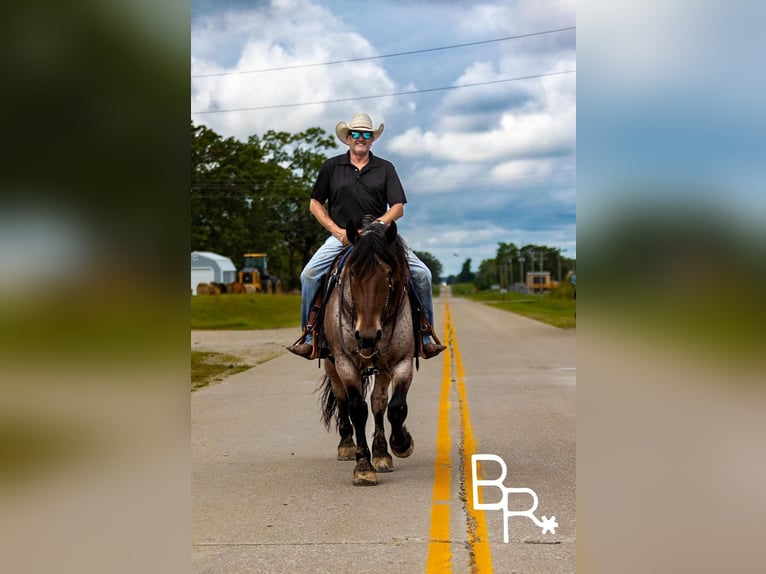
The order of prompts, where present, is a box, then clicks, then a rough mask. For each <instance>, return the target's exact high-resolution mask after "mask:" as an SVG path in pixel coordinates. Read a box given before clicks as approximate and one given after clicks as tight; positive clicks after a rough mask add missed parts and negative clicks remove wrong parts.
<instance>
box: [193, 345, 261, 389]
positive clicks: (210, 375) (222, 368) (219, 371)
mask: <svg viewBox="0 0 766 574" xmlns="http://www.w3.org/2000/svg"><path fill="white" fill-rule="evenodd" d="M238 361H239V359H238V358H237V357H235V356H233V355H226V354H223V353H208V352H202V351H192V353H191V390H192V391H196V390H197V389H201V388H202V387H206V386H207V385H209V384H210V383H213V382H217V381H221V380H223V378H224V377H228V376H231V375H234V374H236V373H241V372H242V371H246V370H247V369H249V368H250V367H251V366H252V365H245V364H242V363H239V362H238Z"/></svg>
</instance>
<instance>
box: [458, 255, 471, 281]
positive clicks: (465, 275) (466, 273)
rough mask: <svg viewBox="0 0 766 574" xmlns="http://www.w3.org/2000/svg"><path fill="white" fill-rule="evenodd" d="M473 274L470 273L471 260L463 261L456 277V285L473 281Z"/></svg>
mask: <svg viewBox="0 0 766 574" xmlns="http://www.w3.org/2000/svg"><path fill="white" fill-rule="evenodd" d="M473 278H474V274H473V273H472V272H471V258H470V257H469V258H468V259H466V260H465V262H464V263H463V267H462V269H461V270H460V273H459V274H458V276H457V281H458V283H470V282H471V281H473Z"/></svg>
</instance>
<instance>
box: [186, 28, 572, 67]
mask: <svg viewBox="0 0 766 574" xmlns="http://www.w3.org/2000/svg"><path fill="white" fill-rule="evenodd" d="M576 29H577V26H568V27H566V28H557V29H556V30H544V31H542V32H531V33H529V34H519V35H517V36H506V37H504V38H495V39H492V40H479V41H476V42H466V43H465V44H452V45H450V46H439V47H437V48H423V49H421V50H410V51H408V52H393V53H391V54H383V55H381V56H367V57H364V58H351V59H348V60H332V61H329V62H316V63H313V64H296V65H293V66H276V67H273V68H261V69H259V70H239V71H232V72H214V73H210V74H192V76H191V77H192V79H197V78H212V77H217V76H234V75H241V74H259V73H261V72H277V71H282V70H297V69H301V68H314V67H318V66H333V65H335V64H349V63H352V62H364V61H368V60H381V59H383V58H395V57H398V56H409V55H412V54H424V53H427V52H438V51H440V50H453V49H455V48H466V47H469V46H479V45H482V44H492V43H496V42H506V41H508V40H518V39H520V38H531V37H533V36H542V35H544V34H556V33H558V32H566V31H568V30H576Z"/></svg>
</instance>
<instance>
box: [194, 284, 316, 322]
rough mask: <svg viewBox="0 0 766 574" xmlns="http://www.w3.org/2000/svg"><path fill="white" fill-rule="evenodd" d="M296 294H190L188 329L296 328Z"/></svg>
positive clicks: (298, 300)
mask: <svg viewBox="0 0 766 574" xmlns="http://www.w3.org/2000/svg"><path fill="white" fill-rule="evenodd" d="M300 323H301V297H300V295H287V294H279V295H265V294H261V293H253V294H248V295H198V296H196V297H192V298H191V328H192V329H235V330H236V329H242V330H252V329H282V328H286V327H297V328H300Z"/></svg>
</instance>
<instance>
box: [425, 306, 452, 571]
mask: <svg viewBox="0 0 766 574" xmlns="http://www.w3.org/2000/svg"><path fill="white" fill-rule="evenodd" d="M448 330H449V325H448V324H447V323H446V321H445V324H444V340H445V341H448V340H449V331H448ZM443 365H444V366H443V368H442V385H441V395H440V397H439V425H438V429H437V433H436V458H435V460H434V488H433V494H432V497H431V532H430V535H429V537H430V542H429V544H428V560H427V562H426V572H433V573H445V574H448V573H450V572H452V551H451V547H450V532H449V522H450V515H449V511H450V474H451V462H450V450H451V449H452V440H451V439H450V434H449V409H450V400H449V394H450V385H451V383H452V363H451V357H450V353H444V358H443Z"/></svg>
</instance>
